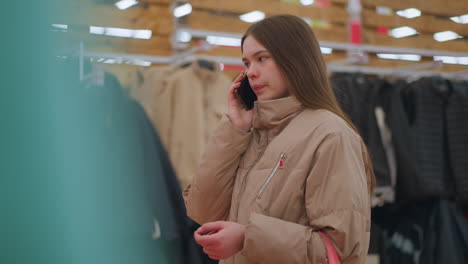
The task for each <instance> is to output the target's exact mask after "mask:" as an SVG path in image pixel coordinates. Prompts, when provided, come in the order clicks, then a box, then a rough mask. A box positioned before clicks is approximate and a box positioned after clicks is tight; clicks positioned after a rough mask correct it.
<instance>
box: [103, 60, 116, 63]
mask: <svg viewBox="0 0 468 264" xmlns="http://www.w3.org/2000/svg"><path fill="white" fill-rule="evenodd" d="M102 63H108V64H114V63H117V60H115V59H106V60H105V61H103V62H102Z"/></svg>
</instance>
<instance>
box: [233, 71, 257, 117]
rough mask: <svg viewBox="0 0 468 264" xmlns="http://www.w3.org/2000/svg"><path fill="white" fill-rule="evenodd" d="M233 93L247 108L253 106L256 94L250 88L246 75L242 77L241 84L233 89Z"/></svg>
mask: <svg viewBox="0 0 468 264" xmlns="http://www.w3.org/2000/svg"><path fill="white" fill-rule="evenodd" d="M235 93H236V94H237V98H238V99H239V101H241V103H242V104H244V106H245V108H247V110H250V109H252V108H253V107H254V102H255V101H257V95H256V94H255V93H254V91H253V90H252V87H250V84H249V78H248V77H247V76H245V77H244V78H243V79H242V81H241V85H240V86H239V88H237V89H236V90H235Z"/></svg>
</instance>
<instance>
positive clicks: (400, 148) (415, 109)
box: [390, 77, 453, 199]
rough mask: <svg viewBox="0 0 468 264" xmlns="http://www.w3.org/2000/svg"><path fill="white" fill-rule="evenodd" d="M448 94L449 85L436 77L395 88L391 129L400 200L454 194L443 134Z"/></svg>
mask: <svg viewBox="0 0 468 264" xmlns="http://www.w3.org/2000/svg"><path fill="white" fill-rule="evenodd" d="M449 94H450V88H449V86H448V85H446V83H445V82H443V81H442V80H440V79H437V78H435V77H433V78H422V79H420V80H418V81H416V82H413V83H411V84H408V85H407V84H406V83H404V82H399V83H397V85H396V86H395V90H394V94H393V97H392V104H391V111H392V113H391V115H390V116H391V121H390V127H391V129H392V132H393V142H394V146H395V152H396V157H397V164H398V180H397V188H396V190H397V196H398V198H399V199H427V198H430V197H450V196H452V195H453V189H452V186H451V184H452V183H451V180H450V171H449V167H448V160H447V155H446V153H447V150H446V145H447V144H446V141H447V137H446V134H445V133H446V129H445V108H446V104H447V99H448V96H449Z"/></svg>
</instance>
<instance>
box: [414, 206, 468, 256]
mask: <svg viewBox="0 0 468 264" xmlns="http://www.w3.org/2000/svg"><path fill="white" fill-rule="evenodd" d="M424 234H425V235H424V245H423V251H422V254H421V259H420V263H424V264H439V263H450V264H466V263H467V261H468V222H467V221H466V220H465V219H464V217H463V213H462V210H461V209H460V208H459V207H458V206H456V205H455V203H454V202H451V201H448V200H438V201H436V202H435V204H434V207H433V210H432V213H431V216H430V218H429V222H428V225H427V227H426V229H425V230H424Z"/></svg>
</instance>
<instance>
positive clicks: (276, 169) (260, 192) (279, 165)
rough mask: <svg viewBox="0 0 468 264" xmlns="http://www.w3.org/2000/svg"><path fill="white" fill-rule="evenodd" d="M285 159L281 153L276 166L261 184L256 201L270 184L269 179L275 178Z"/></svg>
mask: <svg viewBox="0 0 468 264" xmlns="http://www.w3.org/2000/svg"><path fill="white" fill-rule="evenodd" d="M285 159H286V153H284V152H281V155H280V158H279V160H278V162H276V166H275V167H274V168H273V170H272V171H271V173H270V176H268V178H267V179H266V181H265V182H264V183H263V185H262V188H261V189H260V191H259V192H258V194H257V199H260V198H262V194H263V191H265V189H266V187H267V186H268V184H269V183H270V181H271V179H272V178H273V176H275V174H276V171H278V169H279V168H280V167H282V166H283V162H284V160H285Z"/></svg>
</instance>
